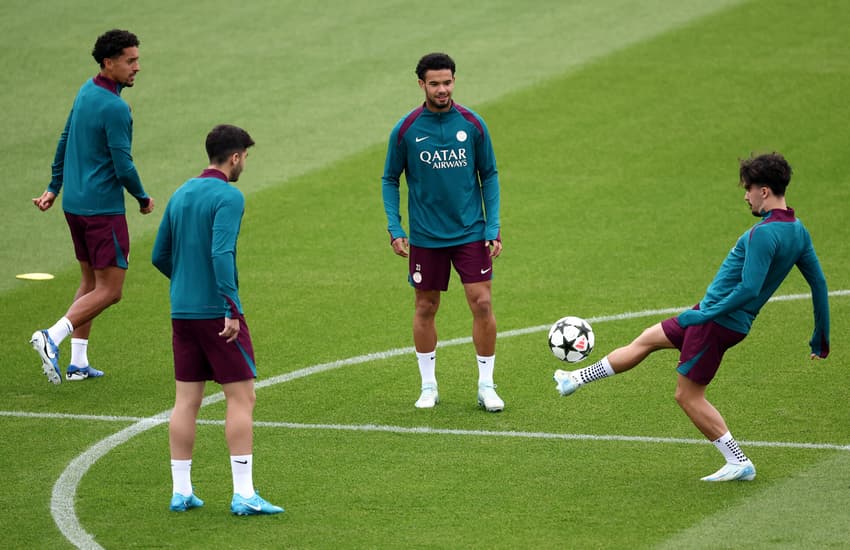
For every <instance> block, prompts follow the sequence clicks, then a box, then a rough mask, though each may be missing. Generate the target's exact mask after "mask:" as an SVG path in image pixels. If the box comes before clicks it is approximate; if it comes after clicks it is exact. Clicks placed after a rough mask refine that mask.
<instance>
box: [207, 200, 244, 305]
mask: <svg viewBox="0 0 850 550" xmlns="http://www.w3.org/2000/svg"><path fill="white" fill-rule="evenodd" d="M234 190H235V189H234ZM235 191H236V193H231V194H230V195H229V196H228V197H226V198H225V199H223V200H222V201H221V203H220V204H219V205H218V208H217V209H216V212H215V218H214V221H213V226H212V243H211V247H212V251H211V252H212V264H213V273H214V274H215V281H216V287H217V288H218V292H219V294H220V295H221V296H222V299H223V300H224V303H225V307H226V308H227V314H226V316H227V317H229V318H235V317H238V316H239V308H240V307H241V306H240V302H239V281H238V275H237V273H236V240H237V238H238V237H239V227H240V225H241V224H242V213H243V212H244V211H245V197H244V196H243V195H242V193H241V192H239V191H238V190H235Z"/></svg>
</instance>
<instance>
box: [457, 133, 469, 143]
mask: <svg viewBox="0 0 850 550" xmlns="http://www.w3.org/2000/svg"><path fill="white" fill-rule="evenodd" d="M455 137H456V138H457V140H458V141H459V142H461V143H463V142H464V141H466V138H467V135H466V132H464V131H463V130H458V132H457V134H455Z"/></svg>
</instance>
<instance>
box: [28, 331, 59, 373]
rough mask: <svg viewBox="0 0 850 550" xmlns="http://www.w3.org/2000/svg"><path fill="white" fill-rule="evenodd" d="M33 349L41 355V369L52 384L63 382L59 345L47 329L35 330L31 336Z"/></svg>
mask: <svg viewBox="0 0 850 550" xmlns="http://www.w3.org/2000/svg"><path fill="white" fill-rule="evenodd" d="M30 344H31V345H32V349H34V350H35V351H37V352H38V355H39V357H41V370H42V371H44V375H45V376H46V377H47V380H49V381H50V383H51V384H61V383H62V371H60V370H59V346H57V345H56V344H54V343H53V339H52V338H50V335H49V334H47V331H46V330H37V331H35V332H33V334H32V338H30Z"/></svg>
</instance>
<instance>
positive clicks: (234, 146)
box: [206, 124, 254, 164]
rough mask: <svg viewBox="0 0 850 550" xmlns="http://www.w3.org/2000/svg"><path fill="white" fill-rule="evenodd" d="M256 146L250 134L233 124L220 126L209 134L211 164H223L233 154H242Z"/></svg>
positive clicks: (208, 148) (208, 149) (208, 154)
mask: <svg viewBox="0 0 850 550" xmlns="http://www.w3.org/2000/svg"><path fill="white" fill-rule="evenodd" d="M252 145H254V140H253V139H251V136H250V135H248V132H246V131H245V130H243V129H242V128H239V127H238V126H233V125H231V124H219V125H218V126H216V127H215V128H213V129H212V130H210V133H209V134H207V141H206V148H207V156H208V157H209V159H210V161H211V162H214V163H216V164H222V163H223V162H225V161H226V160H227V157H229V156H230V155H232V154H233V153H241V152H242V151H245V150H247V149H248V147H251V146H252Z"/></svg>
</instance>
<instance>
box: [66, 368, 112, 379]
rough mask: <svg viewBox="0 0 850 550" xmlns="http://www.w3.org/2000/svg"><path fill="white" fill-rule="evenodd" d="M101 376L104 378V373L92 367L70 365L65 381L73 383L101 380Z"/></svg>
mask: <svg viewBox="0 0 850 550" xmlns="http://www.w3.org/2000/svg"><path fill="white" fill-rule="evenodd" d="M101 376H103V371H102V370H97V369H96V368H94V367H93V366H91V365H89V366H87V367H75V366H74V365H68V370H66V371H65V379H66V380H70V381H72V382H76V381H79V380H85V379H86V378H100V377H101Z"/></svg>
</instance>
